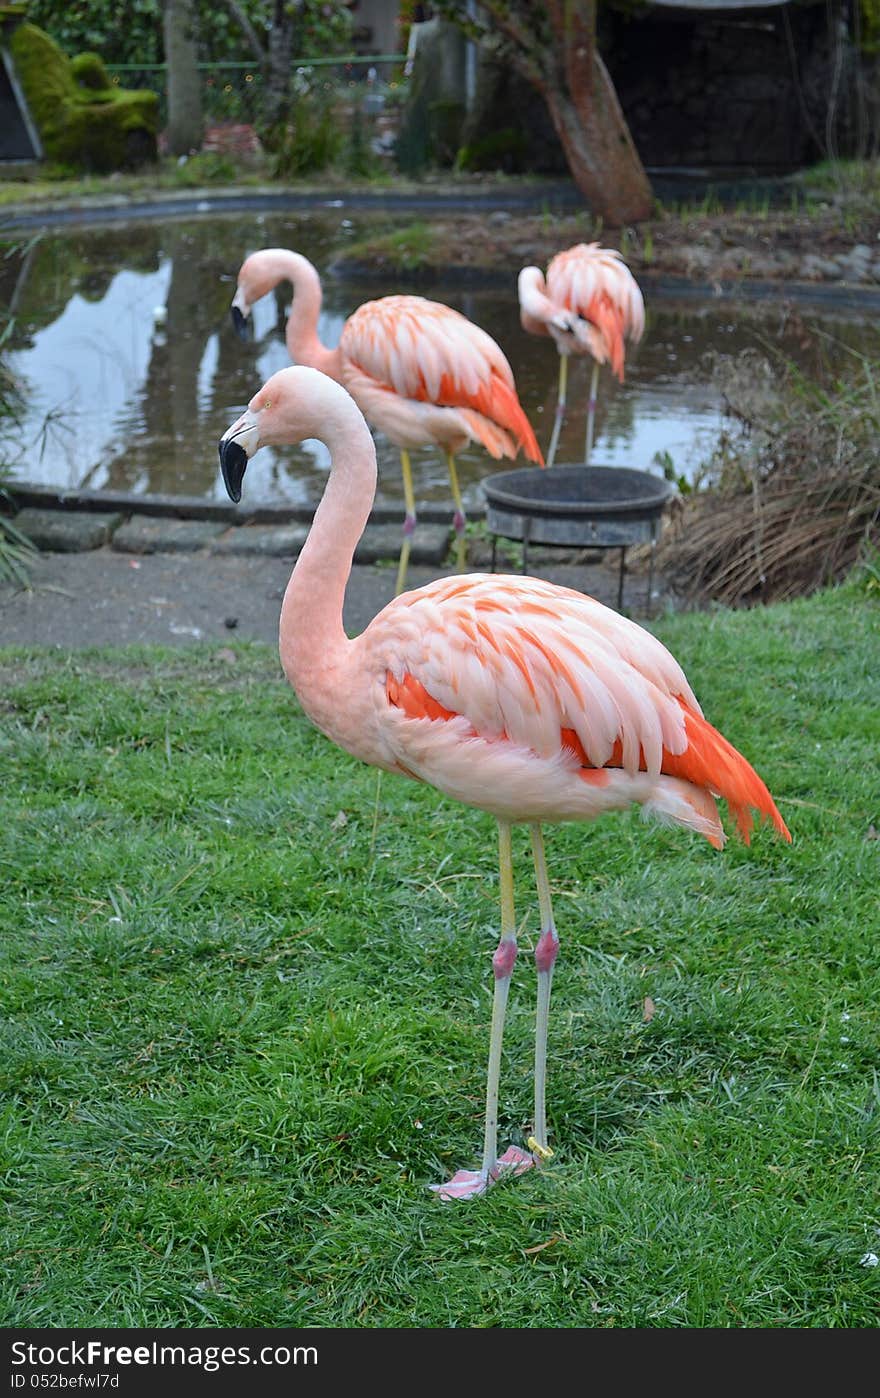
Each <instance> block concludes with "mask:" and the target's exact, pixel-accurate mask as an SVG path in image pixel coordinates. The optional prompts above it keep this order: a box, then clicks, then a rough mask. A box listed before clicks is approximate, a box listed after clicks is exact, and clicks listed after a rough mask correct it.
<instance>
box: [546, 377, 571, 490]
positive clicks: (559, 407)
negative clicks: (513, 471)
mask: <svg viewBox="0 0 880 1398" xmlns="http://www.w3.org/2000/svg"><path fill="white" fill-rule="evenodd" d="M567 384H568V355H567V354H560V356H559V393H558V394H557V397H556V416H555V417H554V419H553V432H552V435H551V437H550V445H549V447H548V448H547V461H546V464H547V465H548V466H552V465H553V462H554V461H555V460H556V448H557V446H558V445H559V434H560V432H561V431H562V424H563V422H564V421H565V395H566V388H567Z"/></svg>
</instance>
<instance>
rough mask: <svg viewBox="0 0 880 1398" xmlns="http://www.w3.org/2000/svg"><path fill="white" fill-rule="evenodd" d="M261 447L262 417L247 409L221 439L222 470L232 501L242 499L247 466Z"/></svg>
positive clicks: (227, 491) (224, 482) (236, 501)
mask: <svg viewBox="0 0 880 1398" xmlns="http://www.w3.org/2000/svg"><path fill="white" fill-rule="evenodd" d="M259 445H260V415H259V413H258V412H252V411H251V409H250V408H245V410H244V412H243V413H242V415H241V417H240V418H238V420H237V421H236V422H234V423H233V424H232V426H231V427H230V428H229V429H228V430H227V431H226V432H224V433H223V436H222V437H221V438H220V448H219V449H220V470H221V471H222V472H223V484H224V485H225V486H226V493H227V495H228V496H229V498H230V500H232V501H234V503H235V504H236V505H237V504H238V502H239V500H240V499H241V483H242V481H243V480H244V473H245V471H246V470H247V464H248V462H249V461H250V459H251V457H252V456H253V454H254V452H255V451H257V450H258V449H259Z"/></svg>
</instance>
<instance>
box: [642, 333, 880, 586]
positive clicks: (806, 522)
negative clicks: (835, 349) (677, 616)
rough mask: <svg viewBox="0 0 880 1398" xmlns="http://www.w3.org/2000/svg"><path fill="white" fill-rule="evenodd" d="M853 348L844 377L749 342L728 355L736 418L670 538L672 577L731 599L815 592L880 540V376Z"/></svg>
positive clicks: (667, 562) (722, 376)
mask: <svg viewBox="0 0 880 1398" xmlns="http://www.w3.org/2000/svg"><path fill="white" fill-rule="evenodd" d="M876 370H877V365H876V364H875V363H873V362H872V361H871V360H869V359H867V358H866V357H863V356H861V355H855V354H854V355H853V356H852V359H851V361H850V363H849V365H848V367H847V369H846V371H845V373H844V374H843V375H841V376H840V377H839V378H837V379H835V380H834V381H828V382H823V381H821V380H819V379H807V378H805V377H804V376H803V375H802V374H801V373H800V371H799V370H798V369H797V368H796V367H795V366H793V365H792V364H790V363H785V364H783V365H782V367H781V368H780V365H779V364H778V363H773V362H771V361H770V360H769V359H767V358H764V357H762V356H761V355H759V354H758V353H756V352H755V351H751V350H747V351H744V352H743V353H742V354H741V355H739V356H737V357H736V358H735V359H732V360H730V359H728V360H718V361H717V362H716V377H717V378H718V380H719V383H720V386H721V388H722V391H723V394H724V399H725V402H726V405H727V410H728V413H729V416H730V419H731V424H732V426H731V430H730V431H729V432H726V433H725V434H724V436H723V438H722V440H721V441H720V442H719V444H718V447H717V448H716V452H715V457H714V459H713V461H712V462H711V463H710V470H709V479H710V480H711V482H712V484H711V488H709V489H707V490H704V491H699V492H697V493H696V494H694V495H693V496H691V497H689V498H688V499H687V500H686V501H685V502H684V505H683V508H682V510H681V511H680V514H679V517H678V519H677V520H676V523H675V525H674V527H673V529H672V530H671V531H670V533H669V535H668V537H667V539H666V540H665V541H664V544H663V546H662V549H661V564H662V566H663V568H664V569H665V571H666V575H667V577H668V578H669V580H670V582H671V583H672V585H673V586H674V587H675V588H676V589H677V590H678V591H680V592H681V593H683V594H686V595H688V596H689V597H692V598H693V597H695V596H703V597H706V598H710V599H713V600H715V601H718V602H723V603H725V604H727V605H730V606H748V605H753V604H754V603H757V602H772V601H783V600H786V599H789V598H792V597H801V596H806V595H808V594H809V593H811V592H814V591H816V589H818V588H820V587H822V586H824V585H826V584H828V583H832V582H837V581H839V580H840V579H842V578H843V577H845V576H846V575H847V574H848V573H849V572H850V570H851V569H852V568H853V566H854V565H855V564H856V563H857V562H859V561H860V559H862V558H865V557H868V556H869V555H870V554H871V553H872V552H873V551H876V549H877V548H878V546H880V384H878V381H877V374H876Z"/></svg>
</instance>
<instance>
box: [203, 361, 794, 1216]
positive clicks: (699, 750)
mask: <svg viewBox="0 0 880 1398" xmlns="http://www.w3.org/2000/svg"><path fill="white" fill-rule="evenodd" d="M310 437H318V438H320V439H321V440H322V441H323V442H325V443H326V445H327V446H328V448H329V450H330V457H331V466H330V476H329V479H328V481H327V485H326V488H325V491H324V495H323V498H322V500H321V503H320V505H319V506H318V509H317V511H316V513H315V518H314V522H313V524H312V528H311V531H310V533H309V537H308V539H307V540H306V543H305V545H304V547H303V549H302V552H301V553H300V555H299V558H298V560H297V563H296V566H295V567H294V570H293V573H292V575H291V578H290V582H289V583H288V585H287V590H286V592H285V594H284V601H283V603H282V607H281V621H280V631H279V636H280V653H281V663H282V666H283V668H284V672H285V674H286V675H287V678H288V679H289V681H290V683H291V684H292V686H293V688H294V690H295V691H296V694H297V695H298V697H299V700H300V703H301V704H302V707H303V709H304V710H305V713H306V714H307V715H308V717H309V718H310V719H311V720H312V722H313V723H314V724H315V725H316V726H317V727H318V728H319V729H320V730H321V732H322V733H324V734H325V735H326V736H327V737H328V738H329V739H330V740H331V741H332V742H334V743H336V744H338V746H339V747H341V748H343V749H344V750H345V751H346V752H349V753H352V754H353V755H354V756H355V757H358V758H360V759H361V760H362V761H364V762H369V763H372V764H373V765H374V766H376V767H379V768H382V769H384V770H385V771H388V772H396V773H399V774H400V775H402V776H404V777H409V778H411V779H412V778H415V779H416V780H420V781H424V782H429V783H430V784H431V785H432V786H435V787H436V788H437V789H438V790H439V791H442V792H444V793H445V794H446V795H447V796H451V797H453V798H454V799H455V800H457V801H463V802H464V803H465V804H467V805H470V806H476V807H478V808H479V809H480V810H483V811H488V812H489V813H490V814H491V815H493V816H494V817H495V818H496V820H497V822H498V830H499V856H500V890H501V937H500V941H499V943H498V947H497V950H496V951H495V955H494V957H493V962H492V965H493V971H494V979H495V993H494V1002H493V1010H492V1029H491V1040H490V1050H489V1069H488V1075H487V1087H486V1120H485V1130H484V1138H483V1155H482V1161H481V1163H480V1166H479V1168H478V1169H477V1170H460V1171H458V1172H457V1173H456V1174H455V1175H454V1177H453V1178H452V1179H451V1180H448V1181H447V1182H446V1183H445V1184H442V1185H437V1186H433V1187H434V1188H435V1189H436V1190H437V1192H438V1194H439V1195H440V1197H441V1198H442V1199H454V1198H466V1197H468V1196H470V1195H474V1194H480V1193H482V1192H483V1191H484V1190H485V1189H487V1188H488V1186H489V1185H490V1184H491V1183H492V1182H493V1181H494V1180H495V1179H497V1178H498V1176H499V1175H500V1174H503V1173H505V1172H512V1173H515V1174H518V1173H520V1172H521V1171H523V1170H525V1169H528V1168H529V1167H530V1166H531V1165H533V1164H536V1163H539V1162H541V1161H543V1160H546V1159H547V1158H548V1157H549V1156H550V1155H551V1154H552V1151H551V1149H550V1146H549V1143H548V1139H547V1118H546V1107H545V1074H546V1060H547V1025H548V1017H549V1007H550V983H551V979H552V976H553V967H554V963H555V961H556V956H557V952H558V950H559V937H558V934H557V931H556V926H555V923H554V919H553V908H552V904H551V899H550V884H549V881H548V877H547V866H546V863H545V858H544V840H543V835H542V826H543V824H544V823H545V822H550V821H586V820H592V819H594V818H595V817H597V816H600V815H602V814H603V812H605V811H614V810H620V809H623V808H625V807H628V806H630V805H632V804H633V803H635V804H637V805H640V806H641V807H642V808H643V810H644V811H645V812H646V813H647V814H649V815H654V816H656V817H658V818H659V819H660V820H663V821H666V822H671V823H672V824H674V825H681V826H684V827H685V828H686V829H688V830H692V831H696V832H697V833H698V834H700V835H702V836H704V837H705V838H706V839H707V840H708V841H709V842H710V844H712V845H714V846H716V847H717V848H721V846H722V845H723V844H724V840H725V832H724V829H723V827H722V825H721V820H720V818H719V814H718V808H717V806H716V800H715V798H716V797H717V796H721V797H723V798H724V800H725V801H726V802H727V805H728V808H729V810H730V812H731V814H732V816H733V819H734V822H735V825H736V829H737V830H738V832H739V834H740V835H741V837H742V838H743V839H744V840H745V841H746V843H748V840H749V835H750V831H751V829H752V826H753V823H754V816H753V812H755V811H756V812H757V813H758V814H759V815H760V816H766V817H767V818H768V819H769V820H770V821H772V823H773V825H774V826H775V827H776V829H777V830H778V831H779V833H780V834H781V835H782V836H783V837H784V838H785V839H790V836H789V834H788V831H787V830H786V827H785V824H784V822H783V820H782V817H781V816H780V814H779V812H778V810H777V809H776V806H775V804H774V802H773V798H772V797H771V795H770V793H769V791H768V790H767V788H766V786H765V785H764V783H763V781H762V780H761V778H760V777H759V776H758V775H757V773H756V772H755V771H754V770H753V769H752V767H751V766H750V765H749V763H748V762H747V761H746V759H745V758H744V757H743V756H741V755H740V753H739V752H737V751H736V749H735V748H733V747H732V746H731V745H730V743H729V742H727V740H726V739H725V738H724V737H722V735H721V734H720V733H719V732H718V731H717V730H716V729H715V728H713V727H712V726H711V725H710V724H709V723H707V721H706V719H704V718H703V715H702V712H701V710H700V706H699V704H698V703H697V700H696V698H695V697H694V694H693V691H692V690H691V687H690V685H689V684H688V682H687V680H686V678H685V676H684V674H683V673H682V670H681V668H680V667H679V665H678V664H677V662H676V661H675V660H674V659H673V657H672V656H671V655H670V653H669V651H667V650H666V649H665V647H664V646H663V645H661V643H660V642H659V641H658V640H656V639H655V637H654V636H652V635H650V633H649V632H647V631H644V630H643V629H642V628H641V627H640V626H637V625H636V624H635V622H632V621H628V620H625V619H624V618H623V617H621V616H619V615H618V614H617V613H616V612H613V611H611V610H610V609H609V608H608V607H605V606H602V605H601V603H599V602H596V601H594V600H593V599H592V598H590V597H586V596H584V595H583V594H582V593H580V592H574V591H571V590H569V589H568V588H564V587H556V586H555V585H554V584H552V583H549V582H543V581H541V580H540V579H538V578H530V577H505V576H501V575H496V574H491V575H486V574H480V573H473V574H466V575H457V576H453V577H449V578H442V579H441V580H440V581H438V582H434V583H431V584H429V585H428V586H426V587H420V588H417V589H415V590H414V591H411V592H405V593H403V594H402V595H401V596H398V597H396V598H395V599H394V600H393V601H392V602H390V603H389V604H388V606H386V607H385V608H384V609H383V610H382V611H381V612H379V614H378V615H377V616H376V617H374V619H373V620H372V621H371V622H370V624H369V626H368V627H367V628H366V630H365V631H363V632H362V633H361V635H359V636H356V637H355V638H354V639H353V640H350V639H349V638H348V637H347V636H346V633H345V631H344V630H343V626H342V602H343V596H344V593H345V586H346V582H347V580H348V576H349V573H350V570H351V564H352V557H353V555H354V550H355V546H356V544H357V542H358V539H359V538H360V535H361V532H362V531H363V528H364V526H365V524H366V521H367V518H368V516H369V513H370V507H371V505H372V501H373V496H374V493H375V489H376V452H375V448H374V445H373V441H372V438H371V436H370V433H369V430H368V428H367V425H366V423H365V421H364V419H363V417H362V415H361V413H360V411H359V409H358V407H357V405H356V404H355V402H354V401H353V400H352V398H351V397H349V395H348V394H347V393H345V392H344V390H343V389H342V388H340V387H339V385H338V384H335V383H333V382H332V381H331V380H330V379H328V378H326V377H325V376H324V375H322V374H319V373H318V372H317V371H315V370H314V369H307V368H290V369H282V370H280V371H279V372H278V373H276V374H273V376H272V377H271V378H270V379H269V381H268V382H267V383H266V384H264V386H263V387H262V388H261V389H260V391H259V393H257V394H255V395H254V397H253V398H252V399H251V401H250V403H249V404H248V407H247V410H246V411H245V412H244V413H243V414H242V415H241V417H239V418H238V419H237V420H236V421H235V422H234V423H233V424H232V426H231V427H230V428H229V429H228V430H227V431H226V432H224V434H223V436H222V438H221V440H220V461H221V467H222V471H223V479H224V482H225V484H226V488H227V491H228V492H229V494H230V496H231V497H232V499H233V500H236V501H237V500H239V499H240V498H241V486H242V480H243V478H244V474H245V470H246V468H247V464H248V461H249V460H250V458H251V457H252V456H253V455H254V453H255V452H256V451H258V450H259V448H260V447H262V446H264V445H267V444H268V445H271V446H281V445H286V444H290V443H293V442H298V441H301V440H303V439H306V438H310ZM518 823H522V824H526V825H528V826H529V828H530V832H531V842H532V850H533V854H534V861H535V872H536V876H537V890H538V904H539V908H540V916H541V934H540V937H539V938H538V942H537V945H536V949H535V960H536V963H537V972H538V1005H537V1019H536V1030H535V1105H534V1121H533V1132H532V1135H531V1137H530V1138H529V1139H528V1142H527V1144H528V1150H522V1149H521V1148H519V1147H514V1146H511V1147H509V1148H508V1149H507V1150H506V1151H505V1152H504V1153H503V1154H502V1155H501V1156H500V1157H499V1156H498V1153H497V1134H498V1128H497V1120H498V1083H499V1074H500V1064H501V1039H502V1032H503V1026H504V1015H505V1008H506V1004H507V994H508V988H509V986H510V977H511V973H512V970H513V965H514V962H515V960H516V954H517V946H516V919H515V916H514V903H513V870H512V864H511V844H510V840H511V826H512V825H513V824H518Z"/></svg>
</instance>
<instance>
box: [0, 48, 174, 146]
mask: <svg viewBox="0 0 880 1398" xmlns="http://www.w3.org/2000/svg"><path fill="white" fill-rule="evenodd" d="M9 47H10V52H11V54H12V60H13V62H14V64H15V69H16V72H17V74H18V78H19V82H20V83H21V86H22V88H23V90H24V95H25V97H26V99H27V103H28V107H29V108H30V112H31V116H32V117H33V120H34V121H35V122H36V124H37V127H38V129H39V133H40V138H41V140H42V142H43V148H44V150H45V152H46V158H47V159H48V160H50V161H52V162H53V163H55V164H58V165H65V166H69V167H73V168H74V169H85V170H93V171H96V172H97V173H100V174H107V173H109V172H110V171H112V170H132V169H135V168H136V167H137V166H139V165H143V164H145V163H147V162H148V161H152V160H155V159H156V156H157V143H156V137H157V133H158V130H159V99H158V97H157V96H156V93H155V92H150V91H148V90H146V89H140V90H136V91H127V90H126V89H124V88H118V87H114V86H113V84H112V83H111V82H110V79H109V77H108V76H107V70H106V69H105V67H104V64H103V62H102V61H101V59H100V57H99V56H98V54H96V53H81V54H79V55H78V56H77V57H76V58H74V59H73V60H71V59H69V58H68V57H67V56H66V54H64V53H62V51H61V49H60V48H59V47H58V45H57V44H56V43H55V40H54V39H52V38H51V37H50V35H48V34H47V33H46V32H45V31H44V30H42V29H38V28H37V27H36V25H33V24H20V25H19V26H18V27H17V28H16V30H15V31H14V33H13V35H12V39H11V41H10V45H9Z"/></svg>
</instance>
